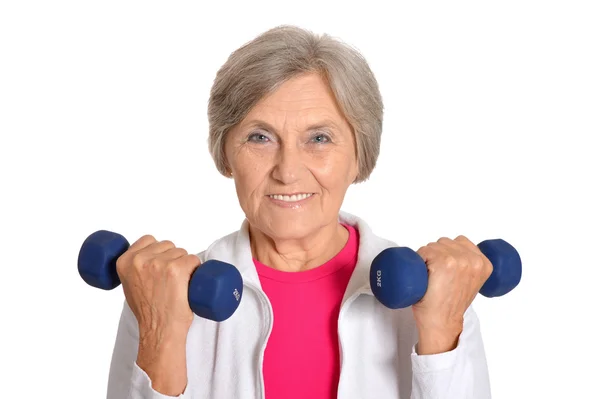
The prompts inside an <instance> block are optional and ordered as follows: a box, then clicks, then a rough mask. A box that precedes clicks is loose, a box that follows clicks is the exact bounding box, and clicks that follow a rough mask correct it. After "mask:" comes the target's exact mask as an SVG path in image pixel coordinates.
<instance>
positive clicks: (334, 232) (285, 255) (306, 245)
mask: <svg viewBox="0 0 600 399" xmlns="http://www.w3.org/2000/svg"><path fill="white" fill-rule="evenodd" d="M249 232H250V246H251V248H252V257H253V258H254V259H256V260H258V261H259V262H260V263H262V264H264V265H267V266H269V267H272V268H274V269H277V270H281V271H284V272H300V271H305V270H310V269H314V268H315V267H319V266H321V265H322V264H324V263H325V262H327V261H328V260H330V259H332V258H333V257H335V255H337V254H338V253H339V252H340V251H341V250H342V248H344V246H345V245H346V243H347V242H348V237H349V233H348V230H347V229H346V228H345V227H344V226H342V225H341V224H340V223H339V222H338V221H335V222H334V223H331V224H329V225H327V226H323V227H321V228H318V229H317V230H316V231H315V232H314V233H313V234H310V235H308V236H306V237H303V238H302V239H299V240H298V239H294V240H277V239H273V238H271V237H269V236H267V235H265V234H264V233H263V232H262V231H260V230H259V229H257V228H254V227H252V225H250V226H249Z"/></svg>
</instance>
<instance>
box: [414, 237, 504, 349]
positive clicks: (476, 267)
mask: <svg viewBox="0 0 600 399" xmlns="http://www.w3.org/2000/svg"><path fill="white" fill-rule="evenodd" d="M417 253H418V254H419V255H420V256H421V257H422V258H423V260H424V261H425V264H426V265H427V269H428V272H429V281H428V285H427V291H426V293H425V296H423V298H422V299H421V300H420V301H419V302H417V303H416V304H414V305H413V307H412V308H413V314H414V316H415V320H416V323H417V328H418V332H419V342H418V344H417V349H416V350H417V353H418V354H420V355H424V354H435V353H441V352H447V351H450V350H453V349H455V348H456V346H457V344H458V337H459V335H460V333H461V332H462V328H463V316H464V314H465V312H466V310H467V308H468V307H469V305H471V302H473V299H475V296H476V295H477V293H478V292H479V290H480V289H481V287H482V286H483V284H484V283H485V282H486V280H487V279H488V277H489V276H490V274H491V273H492V263H491V262H490V261H489V259H488V258H487V257H486V256H485V255H484V254H483V253H482V252H481V251H480V250H479V248H478V247H477V245H475V244H473V243H472V242H471V241H470V240H469V239H468V238H467V237H465V236H462V235H460V236H458V237H456V238H455V239H454V240H451V239H449V238H447V237H442V238H440V239H439V240H437V242H431V243H429V244H427V245H426V246H424V247H421V248H419V250H417Z"/></svg>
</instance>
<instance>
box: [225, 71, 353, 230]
mask: <svg viewBox="0 0 600 399" xmlns="http://www.w3.org/2000/svg"><path fill="white" fill-rule="evenodd" d="M355 148H356V146H355V142H354V135H353V133H352V128H351V126H350V125H349V123H348V122H347V121H346V119H345V118H344V116H343V114H342V113H341V111H340V110H339V108H338V106H337V103H336V101H335V98H334V96H333V93H332V92H331V90H330V89H329V87H328V85H327V84H326V83H325V82H324V81H323V79H322V78H321V77H320V76H319V75H317V74H303V75H300V76H298V77H295V78H292V79H290V80H288V81H287V82H285V83H284V84H283V85H281V86H280V87H279V89H277V91H275V92H273V93H272V94H270V95H268V96H265V97H264V98H263V99H261V101H260V102H258V103H257V104H256V105H255V106H254V108H253V109H252V110H251V111H250V113H249V114H248V115H247V116H246V118H245V119H244V120H243V121H241V122H240V123H239V124H238V125H236V126H235V127H234V128H232V129H231V130H230V132H229V133H228V137H227V139H226V143H225V154H226V156H227V161H228V163H229V167H230V170H231V172H233V177H234V180H235V187H236V191H237V195H238V199H239V202H240V205H241V207H242V209H243V211H244V213H245V214H246V218H247V219H248V221H249V222H250V224H251V225H252V226H254V227H256V228H258V229H259V230H260V231H262V232H263V233H264V234H266V235H268V236H270V237H272V238H273V239H299V238H302V237H306V236H307V235H309V234H311V233H314V232H316V231H317V230H318V229H319V228H320V227H322V226H325V225H327V224H330V223H334V222H337V218H338V212H339V210H340V208H341V205H342V201H343V199H344V195H345V194H346V190H347V189H348V187H349V186H350V184H352V182H353V181H354V180H355V179H356V177H357V175H358V163H357V160H356V155H355V153H356V150H355ZM292 194H295V196H292ZM282 196H283V197H282Z"/></svg>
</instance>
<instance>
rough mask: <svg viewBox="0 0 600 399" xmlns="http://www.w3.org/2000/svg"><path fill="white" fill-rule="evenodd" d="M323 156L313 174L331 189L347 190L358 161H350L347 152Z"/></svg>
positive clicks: (322, 184) (315, 166)
mask: <svg viewBox="0 0 600 399" xmlns="http://www.w3.org/2000/svg"><path fill="white" fill-rule="evenodd" d="M330 155H332V156H327V157H323V158H322V159H320V160H319V161H318V162H317V163H315V165H313V166H314V167H313V168H312V169H313V174H314V176H315V177H316V178H317V180H318V181H319V182H320V183H321V186H323V187H325V188H326V189H328V190H329V191H336V192H340V191H345V190H346V189H347V188H348V185H349V184H350V183H352V181H353V180H354V177H355V174H356V169H357V168H356V163H355V162H349V160H348V155H346V154H342V153H339V154H330Z"/></svg>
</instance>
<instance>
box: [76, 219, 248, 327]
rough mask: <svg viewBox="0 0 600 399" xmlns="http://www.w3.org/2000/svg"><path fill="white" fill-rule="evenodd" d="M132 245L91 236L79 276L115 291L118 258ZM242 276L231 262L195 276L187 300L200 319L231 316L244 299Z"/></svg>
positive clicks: (213, 263) (214, 263) (110, 236)
mask: <svg viewBox="0 0 600 399" xmlns="http://www.w3.org/2000/svg"><path fill="white" fill-rule="evenodd" d="M128 248H129V242H128V241H127V240H126V239H125V237H123V236H122V235H120V234H117V233H113V232H110V231H106V230H99V231H97V232H95V233H93V234H91V235H90V236H89V237H88V238H87V239H86V240H85V241H84V242H83V245H82V246H81V249H80V250H79V258H78V259H77V268H78V270H79V275H80V276H81V278H83V280H84V281H85V282H86V283H88V284H89V285H91V286H92V287H96V288H101V289H103V290H112V289H113V288H115V287H118V286H119V285H120V284H121V281H120V280H119V276H118V275H117V259H118V258H119V257H120V256H121V255H122V254H123V253H125V251H127V249H128ZM242 288H243V282H242V276H241V275H240V272H239V271H238V270H237V269H236V268H235V267H234V266H232V265H230V264H229V263H225V262H221V261H218V260H208V261H206V262H204V263H203V264H202V265H201V266H200V267H198V268H197V269H196V270H195V271H194V273H193V274H192V278H191V279H190V284H189V287H188V301H189V304H190V308H191V309H192V311H193V312H194V313H195V314H197V315H198V316H200V317H202V318H205V319H210V320H214V321H224V320H226V319H228V318H229V317H231V315H233V313H234V312H235V311H236V309H237V308H238V306H239V304H240V301H241V299H242Z"/></svg>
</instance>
